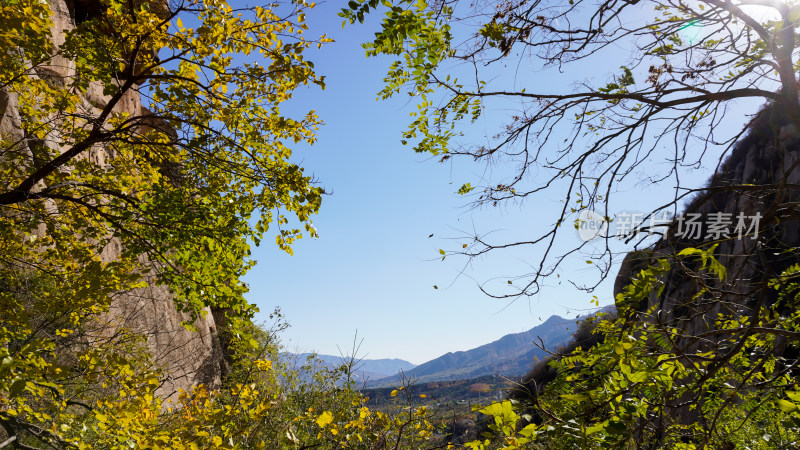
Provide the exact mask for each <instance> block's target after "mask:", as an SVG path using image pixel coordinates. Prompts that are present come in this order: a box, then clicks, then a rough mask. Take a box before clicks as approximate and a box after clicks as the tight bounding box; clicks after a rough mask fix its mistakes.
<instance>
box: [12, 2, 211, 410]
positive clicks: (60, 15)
mask: <svg viewBox="0 0 800 450" xmlns="http://www.w3.org/2000/svg"><path fill="white" fill-rule="evenodd" d="M48 3H49V5H50V8H51V10H52V11H53V16H52V20H53V23H54V26H53V30H52V35H53V43H54V45H55V46H56V48H57V47H58V46H59V45H61V44H63V42H64V37H65V35H66V33H67V32H68V31H69V30H71V29H74V28H75V26H76V22H77V23H79V22H80V21H82V20H85V19H87V18H89V17H91V16H92V15H93V14H98V13H99V12H100V9H99V8H100V6H99V3H98V2H96V1H91V0H48ZM36 73H37V75H38V76H39V77H41V78H48V79H50V80H52V81H53V82H55V83H58V82H59V79H62V80H63V79H67V78H69V77H74V65H73V64H72V63H71V62H70V61H69V60H67V59H64V58H61V57H58V56H56V57H55V58H53V59H52V61H51V62H50V63H49V64H48V65H46V66H42V67H39V68H37V69H36ZM102 88H103V87H102V85H100V84H99V83H91V84H90V86H89V89H88V91H87V93H86V95H85V96H84V98H83V104H82V105H81V106H82V107H84V108H87V110H89V111H91V112H92V113H95V114H96V113H98V112H99V111H100V110H101V109H102V108H103V107H104V106H105V105H106V104H107V97H105V96H104V95H103V89H102ZM115 111H117V112H124V113H128V114H130V115H131V116H141V115H147V114H148V111H147V110H146V109H145V108H144V107H143V105H142V102H141V99H140V98H139V96H138V94H136V93H135V92H133V91H131V92H130V93H129V94H128V95H126V96H125V98H124V99H123V100H122V101H121V102H119V104H118V105H117V106H116V108H115ZM21 126H22V124H21V119H20V115H19V113H18V104H17V99H16V97H15V96H14V95H13V94H9V93H7V92H5V91H4V90H2V89H0V134H2V135H4V136H7V137H11V138H12V139H14V140H16V141H18V142H23V147H24V149H25V151H26V152H27V153H28V154H29V156H30V164H31V166H35V164H36V155H35V145H34V144H36V145H47V146H49V147H50V148H52V149H53V150H58V148H57V144H56V143H57V142H58V139H57V137H53V138H52V139H45V140H44V141H43V142H38V143H31V142H25V141H24V135H23V133H22V131H21ZM105 154H106V153H105V149H104V148H103V147H102V146H95V147H93V148H92V149H91V151H90V152H88V154H86V155H85V157H87V158H90V159H91V160H92V161H93V162H95V163H97V164H98V165H100V166H102V165H103V163H104V159H105V158H104V156H105ZM40 232H41V233H45V232H46V230H44V229H43V228H42V229H41V230H40ZM120 251H121V248H120V243H119V241H118V240H117V239H111V240H110V241H109V243H108V244H107V245H106V247H105V248H104V249H103V252H102V255H101V258H102V260H103V261H105V262H108V261H112V260H114V259H115V258H116V257H118V256H119V255H120ZM147 281H148V286H147V287H145V288H141V289H135V290H133V291H130V292H122V293H117V294H116V295H115V296H114V299H113V302H112V305H111V309H110V311H109V313H108V314H106V316H105V317H104V319H103V321H104V322H106V323H108V324H109V325H110V330H113V329H114V328H118V327H125V328H126V329H129V330H131V331H133V332H135V333H139V334H141V335H144V336H145V337H146V339H147V343H148V346H149V348H150V350H151V351H152V353H153V356H154V359H155V362H156V364H157V365H158V366H160V367H162V368H164V369H165V378H164V380H162V381H163V384H162V385H161V387H160V388H159V389H158V390H157V394H158V395H160V396H161V397H163V398H174V395H175V393H176V392H177V390H178V389H188V388H189V387H190V386H192V385H196V384H198V383H205V384H206V385H212V386H213V385H217V384H219V382H220V378H221V375H222V373H223V370H224V368H225V362H224V358H223V355H222V349H221V346H220V343H219V339H218V336H217V328H218V327H217V324H216V322H215V320H214V315H213V314H212V313H211V311H210V310H208V308H206V311H205V313H206V314H205V316H204V317H202V318H201V319H199V320H198V321H197V322H196V323H194V325H195V327H196V328H197V331H196V332H195V331H189V330H187V329H186V328H184V327H183V326H182V322H184V321H185V320H187V319H188V316H187V315H185V314H183V313H180V312H178V311H177V310H176V308H175V305H174V303H173V300H172V296H171V294H170V292H169V290H168V289H167V288H166V287H165V286H158V285H156V284H155V282H154V280H153V279H152V278H150V279H148V280H147ZM109 332H113V331H109Z"/></svg>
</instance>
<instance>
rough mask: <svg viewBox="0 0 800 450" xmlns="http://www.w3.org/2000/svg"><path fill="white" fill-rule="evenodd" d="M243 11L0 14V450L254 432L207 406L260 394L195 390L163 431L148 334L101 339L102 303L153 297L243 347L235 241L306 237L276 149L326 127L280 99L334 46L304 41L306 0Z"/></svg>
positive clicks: (296, 187)
mask: <svg viewBox="0 0 800 450" xmlns="http://www.w3.org/2000/svg"><path fill="white" fill-rule="evenodd" d="M237 5H238V3H237V4H233V5H232V4H229V3H228V2H226V1H225V0H174V1H167V0H153V1H150V0H132V1H127V0H126V1H122V0H92V1H85V0H84V1H79V0H74V1H72V0H49V1H48V2H45V1H42V0H4V1H3V2H2V4H0V447H5V446H7V445H12V446H16V447H18V448H39V447H47V448H50V447H58V448H74V447H85V448H88V447H93V448H117V447H137V446H138V447H148V448H149V447H153V448H157V447H159V446H160V447H164V448H166V447H170V448H197V447H198V445H199V446H201V447H205V446H209V445H212V446H228V447H235V446H242V445H246V444H245V443H242V442H240V441H239V440H237V439H238V438H239V437H241V436H248V433H249V431H248V428H247V427H249V426H251V425H252V423H254V422H248V423H247V424H245V425H242V424H241V423H239V424H237V423H233V422H231V423H228V424H224V425H220V423H219V422H220V420H221V416H220V413H221V412H222V413H226V414H229V415H230V414H233V415H236V413H237V411H238V412H241V411H243V410H245V409H246V410H247V413H246V417H251V418H252V419H253V421H257V419H258V417H259V415H261V414H263V413H264V411H266V410H267V409H268V406H269V402H270V401H273V400H274V397H275V393H274V392H267V394H268V395H266V394H265V389H266V390H267V391H268V388H261V390H260V394H259V391H258V389H255V388H252V387H247V386H245V387H243V385H241V384H240V385H239V386H236V385H234V386H232V387H231V388H230V390H229V391H228V393H229V394H230V395H232V396H233V397H234V398H235V400H233V401H230V402H229V406H228V409H225V408H222V407H221V406H220V405H221V403H219V402H217V400H214V399H218V398H221V394H218V393H209V392H208V391H207V390H203V388H200V387H198V390H196V392H194V393H186V394H185V395H184V396H183V403H184V405H183V406H184V407H183V409H182V411H184V412H183V413H181V414H183V416H181V417H183V420H177V419H176V417H177V416H175V414H178V413H173V414H172V415H169V414H167V410H166V406H165V405H164V404H162V400H163V399H162V398H161V396H159V395H155V394H154V393H155V391H156V389H157V388H158V387H159V385H160V384H161V383H162V381H163V378H162V377H163V376H164V374H163V373H161V372H160V371H159V367H157V366H156V365H154V364H152V361H151V355H150V352H149V351H148V349H149V347H148V345H147V344H146V342H145V339H144V338H143V337H142V336H140V335H137V334H136V333H132V332H131V331H130V330H126V329H125V328H120V327H115V326H110V325H113V324H110V322H112V321H113V320H112V317H113V314H109V309H110V308H111V306H112V303H113V301H114V299H115V298H117V297H119V296H122V295H126V294H130V293H131V292H135V291H136V290H137V289H142V288H145V287H152V286H163V287H166V288H168V290H169V293H170V298H171V299H172V300H174V303H175V305H176V306H177V308H178V309H179V310H180V311H181V313H182V314H183V317H185V318H186V323H187V324H190V323H192V321H193V320H195V319H197V318H199V317H201V316H202V315H204V314H206V312H207V311H208V308H209V307H211V308H215V310H218V311H223V312H225V313H226V314H227V317H226V319H225V322H226V323H227V326H228V327H229V331H228V334H229V335H230V336H237V335H238V336H239V337H240V338H243V342H245V343H251V344H250V345H251V346H253V347H254V348H255V347H257V345H256V344H257V342H258V340H257V339H253V338H252V334H253V331H252V327H251V326H250V325H249V320H250V318H251V317H252V314H253V313H254V312H255V307H254V306H253V305H250V304H248V303H247V302H246V301H245V299H244V297H243V294H244V293H245V292H246V291H247V287H246V286H245V284H244V283H243V282H242V281H241V277H242V275H243V274H244V273H245V272H246V271H247V270H248V268H249V267H251V265H252V264H253V261H251V260H250V259H249V255H250V249H249V243H250V242H251V241H252V242H255V243H256V244H258V243H259V242H260V240H261V239H262V237H263V236H264V235H265V234H266V233H267V228H268V226H269V225H273V226H274V227H275V228H277V231H275V232H272V235H274V237H275V239H276V242H277V245H278V246H279V247H280V248H281V249H284V250H285V251H287V252H291V244H292V242H293V241H295V240H296V239H298V238H300V237H301V236H302V235H304V234H305V235H307V236H312V237H314V236H316V231H315V229H314V228H313V226H312V223H311V220H310V216H311V215H312V214H314V213H316V212H317V211H318V209H319V207H320V200H321V195H322V194H323V190H322V189H321V188H320V187H318V186H316V185H315V183H314V181H313V180H312V179H311V177H309V176H307V175H305V174H304V173H303V169H302V168H300V167H299V166H297V165H295V164H293V163H292V162H290V156H291V150H290V148H289V145H291V144H293V143H299V142H301V141H305V142H307V143H313V142H314V140H315V134H314V133H315V130H316V128H317V126H318V125H319V124H320V120H319V119H318V118H317V116H316V115H315V113H314V111H309V112H308V113H307V114H305V115H303V116H301V117H295V118H290V117H287V116H285V115H283V114H282V113H281V109H280V106H281V104H282V103H283V102H285V101H286V100H289V99H290V98H291V97H292V92H293V91H294V90H295V89H297V88H298V87H301V86H305V85H316V86H319V87H324V83H323V79H322V77H320V76H318V75H317V74H316V73H315V72H314V69H313V64H312V63H310V62H309V61H307V60H306V59H305V58H304V52H305V50H306V49H307V48H309V47H310V46H312V45H314V46H316V45H322V44H323V43H325V42H327V41H328V39H326V38H325V37H324V36H323V37H316V38H314V39H306V38H305V37H304V32H305V30H306V24H305V11H306V10H307V9H309V8H311V7H313V4H307V3H306V2H305V1H304V0H294V1H291V2H285V3H283V4H279V3H275V4H270V5H267V6H265V7H243V8H241V9H234V8H233V7H232V6H236V7H238V6H237ZM303 228H304V230H303ZM187 326H188V327H191V326H190V325H187ZM234 344H235V343H229V345H230V346H231V348H233V347H235V345H234ZM259 361H260V362H258V365H256V366H253V367H256V369H258V370H256V371H254V373H258V372H264V373H268V372H269V370H270V368H269V366H270V363H269V360H267V359H263V360H259ZM259 368H260V369H259ZM269 379H270V378H269V377H268V376H265V377H262V381H263V380H267V381H269ZM262 384H263V385H264V386H267V387H268V386H270V383H269V382H266V384H264V383H262ZM212 400H213V401H212ZM215 402H217V403H215ZM254 402H258V403H256V404H254ZM220 408H222V409H221V410H220ZM243 414H244V413H243ZM169 417H171V419H169V420H168V418H169ZM209 430H212V431H213V433H211V431H209ZM210 433H211V434H210ZM212 434H213V435H212ZM247 445H249V444H247Z"/></svg>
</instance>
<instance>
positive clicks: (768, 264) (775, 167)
mask: <svg viewBox="0 0 800 450" xmlns="http://www.w3.org/2000/svg"><path fill="white" fill-rule="evenodd" d="M798 156H800V136H798V133H797V132H796V130H795V129H794V127H793V125H790V124H788V120H786V119H785V116H784V115H783V114H781V111H779V110H776V109H775V108H772V107H768V108H766V109H764V110H763V111H762V112H761V113H760V114H759V115H758V116H757V117H756V119H755V120H754V121H753V122H752V123H751V125H750V130H749V134H748V135H747V137H746V138H744V139H743V140H741V141H740V142H738V143H737V144H736V146H735V147H734V149H733V151H732V152H731V154H730V156H729V157H728V158H727V159H726V160H725V161H724V163H723V164H722V165H721V166H720V168H719V170H717V172H716V173H715V175H714V176H713V177H712V178H711V180H710V182H709V185H708V187H707V189H706V190H704V191H702V192H701V193H700V194H698V195H697V196H696V197H695V198H694V199H692V200H691V201H690V202H689V203H688V204H687V205H686V207H685V210H684V213H683V215H682V217H681V218H679V219H678V220H676V221H675V222H674V223H673V224H672V226H671V227H670V229H669V231H668V234H667V235H666V236H664V237H663V238H662V239H661V240H659V241H658V242H656V243H655V244H654V245H653V246H651V247H650V248H648V249H644V250H640V251H634V252H631V253H630V254H628V255H627V257H626V258H625V261H624V262H623V264H622V267H621V269H620V273H619V274H618V276H617V279H616V282H615V286H614V291H615V292H614V294H615V296H616V294H618V293H619V292H621V290H622V288H623V287H624V286H625V285H626V284H628V282H629V281H630V280H631V277H632V276H635V275H636V274H637V273H638V272H639V270H641V269H642V268H644V267H647V266H648V265H650V264H653V263H655V261H656V260H657V259H661V258H665V259H667V260H668V261H670V262H671V263H672V268H671V269H670V271H669V272H668V273H667V275H666V276H665V277H664V279H663V280H662V281H663V283H664V290H663V292H662V293H661V294H660V295H655V294H653V295H651V296H650V298H649V299H648V300H647V302H642V304H640V305H636V309H638V310H639V311H642V312H643V311H647V310H648V309H652V310H653V311H654V318H655V320H657V321H659V322H660V323H663V324H668V325H669V326H674V327H677V328H678V329H680V330H682V331H683V332H684V333H685V334H686V335H687V336H697V335H698V334H699V333H701V332H705V331H708V330H709V329H710V328H711V327H712V324H713V322H714V320H715V319H716V317H717V316H718V314H719V313H725V314H731V313H737V314H740V315H748V314H749V313H751V312H752V311H753V310H754V309H756V308H758V307H759V306H769V305H771V304H773V303H774V302H775V301H776V300H777V294H776V292H775V291H774V290H772V289H769V287H768V286H767V282H768V281H769V280H770V279H774V278H775V277H776V276H778V275H779V274H780V273H781V272H783V271H784V270H785V269H786V268H788V267H789V266H790V265H792V264H795V263H798V262H800V251H798V247H800V228H798V222H797V221H798V219H800V209H798V203H797V202H798V200H800V191H798V186H800V167H798V165H799V164H800V158H798ZM720 231H725V232H723V233H720ZM714 244H718V246H717V247H716V250H715V257H716V258H717V259H718V260H719V262H720V263H721V264H722V265H723V266H724V267H725V268H726V269H727V276H726V278H725V279H724V280H719V279H715V277H713V276H710V275H707V274H703V273H700V272H701V271H700V270H698V269H700V263H699V261H698V262H692V261H690V260H687V259H686V258H684V259H681V260H680V262H679V260H678V259H677V258H676V254H677V253H678V252H680V251H681V250H683V249H685V248H688V247H698V248H708V247H709V246H711V245H714ZM703 287H705V288H709V287H710V288H711V289H709V290H707V291H706V292H705V293H701V289H703ZM691 340H692V339H689V340H687V345H690V344H689V342H688V341H691ZM695 344H696V341H695Z"/></svg>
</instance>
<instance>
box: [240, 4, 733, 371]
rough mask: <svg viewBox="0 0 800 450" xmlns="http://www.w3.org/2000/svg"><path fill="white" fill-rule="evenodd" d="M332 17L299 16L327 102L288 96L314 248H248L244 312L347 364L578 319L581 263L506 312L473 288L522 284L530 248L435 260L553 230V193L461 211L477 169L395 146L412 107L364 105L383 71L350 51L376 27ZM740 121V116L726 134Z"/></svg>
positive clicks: (517, 76)
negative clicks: (279, 319)
mask: <svg viewBox="0 0 800 450" xmlns="http://www.w3.org/2000/svg"><path fill="white" fill-rule="evenodd" d="M340 7H341V6H340V5H339V2H330V3H325V4H321V5H319V6H318V7H317V8H315V10H314V11H313V12H312V13H311V14H309V15H308V20H309V22H310V24H311V26H312V32H313V33H315V34H320V33H328V34H329V36H330V37H332V38H334V39H335V40H336V42H335V43H333V44H329V45H327V46H325V47H323V49H322V51H319V52H315V53H314V55H313V58H312V59H313V60H314V61H315V64H316V68H317V70H318V72H319V73H321V74H324V75H325V76H326V80H327V85H328V87H327V89H326V90H325V91H319V90H312V89H309V90H306V91H303V92H300V93H299V94H298V95H297V96H296V98H295V101H294V103H293V105H292V106H291V107H290V108H287V110H292V109H294V108H296V111H304V110H307V109H312V108H313V109H316V110H317V112H318V114H319V115H320V117H321V118H322V119H323V120H324V121H325V125H324V126H323V127H322V128H321V129H320V131H319V141H318V143H317V144H316V145H314V146H313V148H311V149H306V148H300V149H298V150H297V151H296V152H295V155H294V158H295V160H296V161H297V162H299V163H301V165H302V166H304V167H305V168H306V173H310V172H313V173H314V174H315V175H316V177H317V178H318V179H319V181H320V183H321V185H323V186H324V187H325V188H326V189H327V190H328V191H329V192H330V193H331V195H330V196H326V197H325V198H324V202H323V206H322V210H321V212H320V214H319V215H318V216H317V217H315V218H314V222H315V226H316V228H317V229H318V230H319V234H320V237H319V239H316V240H308V239H304V240H301V241H299V242H298V243H297V244H296V245H295V248H294V256H289V255H286V254H284V253H282V252H280V251H279V250H278V249H277V248H276V247H274V246H271V245H269V243H270V242H271V240H269V239H267V240H265V243H264V244H262V246H261V247H260V248H255V249H254V257H255V259H257V260H258V264H257V265H256V267H255V268H254V269H253V270H252V271H251V272H250V273H249V274H248V276H247V277H246V281H247V282H248V283H249V284H250V286H251V292H250V294H249V295H248V300H249V301H250V302H251V303H256V304H257V305H258V306H259V308H260V309H261V311H262V314H261V316H260V319H262V320H267V314H268V313H269V312H270V311H272V309H273V308H274V307H275V306H278V307H280V308H281V309H282V311H283V313H284V314H285V316H286V318H287V320H288V321H289V323H290V324H291V327H290V328H289V329H288V330H286V331H285V332H284V333H283V334H282V338H283V341H284V343H285V344H286V346H287V348H288V350H290V351H294V350H297V351H317V352H319V353H323V354H340V353H341V352H344V353H349V351H350V349H351V346H352V344H353V340H354V337H355V335H356V332H357V333H358V339H359V341H360V340H362V339H363V343H362V345H361V347H360V351H359V354H358V356H361V357H366V358H402V359H406V360H409V361H411V362H413V363H417V364H419V363H422V362H425V361H427V360H430V359H432V358H435V357H437V356H440V355H441V354H444V353H446V352H450V351H458V350H467V349H470V348H473V347H476V346H478V345H482V344H485V343H488V342H490V341H493V340H495V339H498V338H500V337H501V336H503V335H506V334H509V333H516V332H521V331H525V330H528V329H530V328H532V327H533V326H536V325H537V324H539V323H541V322H542V321H543V320H546V319H547V318H548V317H549V316H550V315H553V314H558V315H561V316H571V317H574V316H575V315H576V314H580V313H584V312H585V311H587V310H589V309H590V308H591V306H592V305H591V304H590V300H591V297H592V296H591V294H587V293H585V292H582V291H579V290H577V289H575V288H574V287H572V286H571V285H570V284H569V283H567V282H566V281H564V280H566V279H572V280H581V279H591V280H594V279H595V278H594V277H596V275H595V272H593V267H592V266H590V265H587V264H586V262H585V260H586V258H585V257H581V256H579V257H576V258H575V259H574V260H572V261H570V262H569V263H568V264H566V265H565V266H564V268H563V270H562V271H561V273H562V277H561V278H560V279H556V278H553V279H551V280H548V284H547V285H546V286H545V287H544V288H543V289H542V291H541V293H540V294H539V295H538V296H536V297H532V298H521V299H518V300H516V301H514V302H506V301H498V300H492V299H490V298H488V297H486V296H484V295H483V294H481V292H480V291H479V289H478V288H477V283H478V282H485V281H487V280H491V279H494V278H495V277H497V278H496V279H497V280H498V281H499V282H502V283H506V280H507V279H508V277H512V276H514V275H519V274H522V273H525V272H527V271H530V269H531V268H530V267H529V264H534V263H536V262H537V261H538V257H539V255H537V254H534V253H531V250H530V249H525V250H521V251H515V252H507V253H502V254H501V253H498V254H494V255H491V256H488V257H486V258H483V259H480V260H477V261H474V262H473V263H472V264H471V265H468V266H467V265H466V264H467V261H466V260H464V259H459V258H456V257H448V258H447V259H445V260H444V261H441V260H440V258H438V257H437V255H438V250H439V249H440V248H444V249H455V248H457V247H460V244H461V243H462V242H464V241H459V240H454V239H452V238H457V237H461V236H463V235H464V234H471V233H473V231H477V232H479V233H481V234H483V233H487V232H490V231H494V232H495V233H494V235H493V236H494V237H495V238H496V239H497V240H498V241H501V240H509V239H514V238H524V237H527V238H531V237H533V236H535V235H536V233H537V231H538V230H541V229H542V227H545V226H549V225H550V224H551V223H552V222H553V221H554V220H555V218H556V217H557V211H558V209H559V208H560V206H561V203H560V202H559V194H560V193H561V192H560V191H559V192H553V193H552V194H545V195H543V196H540V197H537V198H536V200H535V201H534V202H528V203H526V204H523V205H507V206H504V207H498V208H483V209H479V210H471V209H469V208H468V207H467V203H468V199H465V198H463V197H459V196H458V195H456V194H455V192H456V190H457V189H458V188H459V186H461V184H463V183H464V182H467V181H472V182H473V184H475V181H476V180H479V179H480V178H481V177H483V176H485V175H486V170H487V169H486V167H485V166H480V165H477V164H474V163H471V162H466V161H464V162H458V163H455V164H450V163H446V164H439V163H437V162H436V160H434V159H431V158H429V157H427V156H425V155H417V154H415V153H414V152H413V151H412V150H411V149H410V147H404V146H402V145H401V144H400V133H401V132H402V130H403V129H404V128H405V127H406V125H407V124H408V122H409V116H408V113H409V112H410V111H411V110H413V109H415V106H414V105H413V104H410V103H405V102H404V101H403V100H402V98H400V99H396V100H393V101H389V102H383V101H381V102H378V101H376V93H377V92H378V91H379V90H380V89H381V87H382V84H381V80H382V78H383V75H384V73H385V69H386V66H387V64H388V62H387V61H388V60H386V59H369V60H368V59H366V58H365V57H364V51H363V49H362V48H361V47H360V44H361V43H362V42H364V41H366V40H368V39H369V38H370V36H371V35H372V33H373V32H374V31H375V29H376V24H375V23H372V24H367V25H363V26H348V27H346V28H345V29H342V27H341V19H340V18H338V17H336V12H337V11H338V9H339V8H340ZM624 57H625V55H621V60H620V61H619V62H616V61H615V62H614V63H613V64H612V65H611V66H609V67H607V68H606V69H605V71H604V70H598V68H597V66H594V67H593V70H592V76H598V75H602V76H604V75H605V73H606V72H607V73H611V72H613V71H614V70H616V69H617V68H618V66H619V65H620V63H621V62H624ZM590 63H592V64H598V62H597V61H595V62H590ZM599 64H600V67H602V65H603V62H602V61H601V62H599ZM526 77H531V79H530V80H528V79H526ZM588 77H589V74H588V73H582V72H580V69H578V71H577V72H576V71H573V72H569V73H567V74H560V75H559V74H553V73H552V72H536V71H535V69H534V68H525V67H523V68H516V72H515V73H514V80H513V81H512V82H514V83H517V84H521V85H524V84H525V83H526V82H531V81H532V82H534V83H537V84H538V83H549V84H554V85H557V84H559V83H560V84H561V85H564V83H565V81H566V82H571V81H575V80H583V79H585V78H588ZM505 114H506V112H503V111H497V112H494V113H491V114H487V116H486V117H485V118H484V119H482V120H481V121H480V122H479V123H477V124H475V126H473V127H472V128H471V129H470V130H469V138H470V139H486V138H485V137H484V136H485V135H487V134H489V135H490V134H493V133H496V132H497V131H498V130H499V126H500V125H501V123H502V122H501V117H503V116H504V115H505ZM744 120H745V118H744V116H743V115H742V117H741V120H738V123H739V124H741V123H743V122H744ZM492 170H497V171H502V170H503V167H497V168H495V169H492ZM709 173H710V169H708V168H706V169H703V170H700V171H697V172H696V173H694V174H692V175H691V178H690V179H689V182H690V183H691V182H692V181H694V182H696V183H697V184H699V183H700V182H701V181H702V180H704V179H705V178H706V177H707V176H708V175H709ZM618 195H619V197H618V200H619V201H620V204H624V205H625V207H626V209H627V210H629V211H631V210H637V209H638V210H640V211H646V210H648V208H650V207H652V206H655V205H656V204H657V202H658V201H659V200H665V199H667V198H668V197H669V195H671V192H669V189H664V188H663V187H662V188H657V187H653V186H648V185H646V184H641V183H640V184H637V185H631V186H628V187H623V188H622V189H621V191H620V192H619V193H618ZM631 205H636V206H635V207H631ZM430 234H433V235H434V236H433V237H431V238H429V237H428V236H429V235H430ZM562 242H563V243H564V245H568V244H576V243H578V242H579V241H578V237H577V233H576V232H574V231H573V230H567V232H566V233H565V236H564V240H563V241H562ZM612 284H613V279H612V280H609V282H606V283H605V284H604V285H602V286H601V287H600V288H599V289H598V290H597V292H595V295H597V296H598V298H599V301H600V304H601V305H608V304H612V303H613V299H612V293H611V286H612ZM434 285H437V286H438V287H439V289H434V288H433V286H434Z"/></svg>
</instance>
